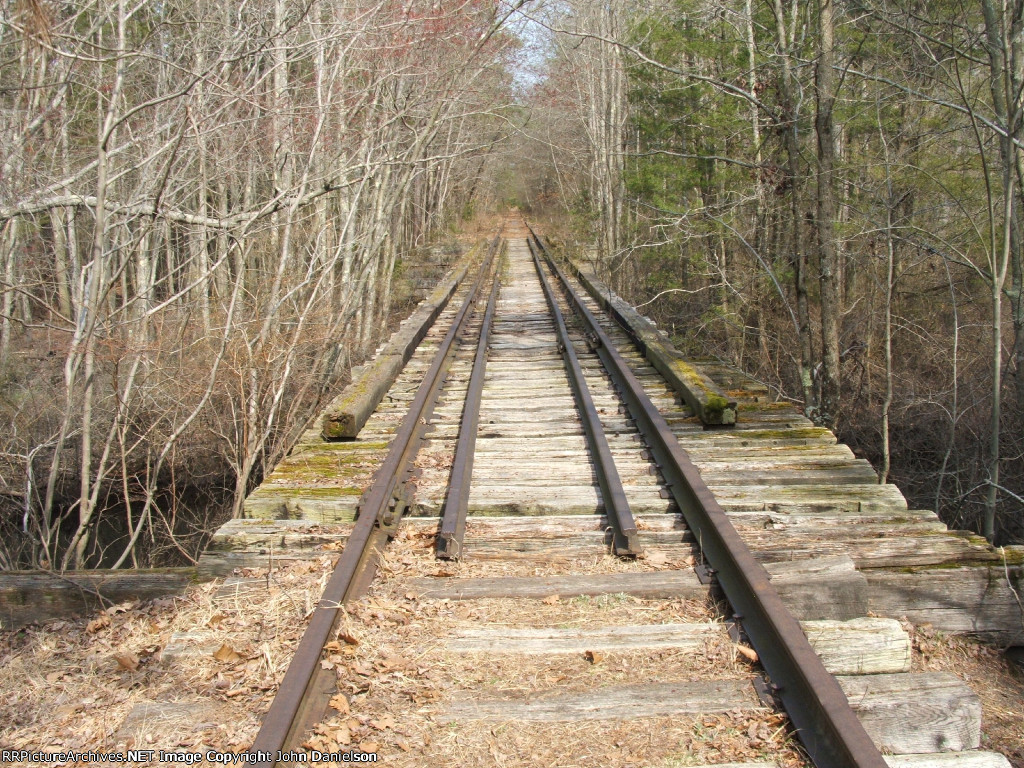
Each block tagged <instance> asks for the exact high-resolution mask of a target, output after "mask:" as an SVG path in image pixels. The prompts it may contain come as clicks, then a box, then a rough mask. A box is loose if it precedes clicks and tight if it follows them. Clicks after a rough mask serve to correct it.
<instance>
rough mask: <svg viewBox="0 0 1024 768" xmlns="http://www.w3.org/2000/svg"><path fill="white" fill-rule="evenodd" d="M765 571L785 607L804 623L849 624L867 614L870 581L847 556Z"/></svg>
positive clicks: (775, 565) (787, 564) (771, 566)
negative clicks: (829, 621)
mask: <svg viewBox="0 0 1024 768" xmlns="http://www.w3.org/2000/svg"><path fill="white" fill-rule="evenodd" d="M764 567H765V570H766V571H768V575H769V577H770V578H771V582H772V584H773V585H774V586H775V588H776V589H777V590H778V591H779V594H780V596H781V597H782V600H783V602H785V604H786V607H787V608H788V609H789V610H790V612H792V614H793V615H794V616H796V618H797V619H800V620H801V621H811V620H815V619H833V620H836V621H847V620H849V619H855V618H858V617H861V616H864V615H865V614H867V594H866V587H867V581H866V580H865V578H864V576H863V575H862V574H860V573H858V572H857V569H856V568H855V567H854V564H853V561H852V560H851V559H850V558H849V557H846V556H845V555H843V556H838V557H821V558H815V559H808V560H797V561H792V562H777V563H765V564H764Z"/></svg>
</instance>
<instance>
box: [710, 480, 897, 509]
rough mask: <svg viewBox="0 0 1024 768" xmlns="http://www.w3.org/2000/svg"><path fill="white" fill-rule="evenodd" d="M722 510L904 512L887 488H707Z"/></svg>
mask: <svg viewBox="0 0 1024 768" xmlns="http://www.w3.org/2000/svg"><path fill="white" fill-rule="evenodd" d="M708 487H709V488H710V489H711V491H712V493H714V494H715V498H716V499H718V501H719V503H720V504H722V505H723V506H728V505H730V504H731V505H740V504H746V505H750V504H762V505H765V506H766V507H767V506H769V505H776V504H796V505H803V506H805V507H828V506H834V507H836V508H839V509H862V508H864V507H866V506H875V507H884V508H887V509H893V510H897V509H900V510H902V509H906V508H907V500H906V499H905V498H904V497H903V494H902V493H900V491H899V489H898V488H897V487H896V486H895V485H892V484H888V485H866V484H852V485H817V484H814V485H791V486H785V485H780V486H774V485H728V484H722V485H709V486H708Z"/></svg>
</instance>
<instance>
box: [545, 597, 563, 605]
mask: <svg viewBox="0 0 1024 768" xmlns="http://www.w3.org/2000/svg"><path fill="white" fill-rule="evenodd" d="M559 599H560V598H559V597H558V595H550V596H548V597H545V598H544V599H543V600H541V602H542V603H546V604H547V605H554V604H555V603H557V602H558V601H559Z"/></svg>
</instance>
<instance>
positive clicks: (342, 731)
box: [331, 724, 352, 747]
mask: <svg viewBox="0 0 1024 768" xmlns="http://www.w3.org/2000/svg"><path fill="white" fill-rule="evenodd" d="M331 735H332V736H333V737H334V740H335V741H336V742H338V743H339V744H341V745H342V746H346V747H347V746H348V745H349V744H351V743H352V733H351V731H349V729H348V726H347V725H344V724H342V725H340V726H338V727H337V728H335V729H334V732H333V733H332V734H331Z"/></svg>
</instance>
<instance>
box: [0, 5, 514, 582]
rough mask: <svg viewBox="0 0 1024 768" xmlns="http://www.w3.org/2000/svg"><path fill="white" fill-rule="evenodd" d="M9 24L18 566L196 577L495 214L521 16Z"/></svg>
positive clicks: (4, 208)
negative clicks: (394, 314) (211, 511)
mask: <svg viewBox="0 0 1024 768" xmlns="http://www.w3.org/2000/svg"><path fill="white" fill-rule="evenodd" d="M0 8H2V13H3V17H2V19H0V163H2V167H0V258H2V263H0V275H2V276H0V431H2V432H3V434H4V440H3V447H2V453H0V464H2V466H0V494H2V511H0V518H2V525H0V540H2V541H3V545H2V546H0V568H10V567H17V566H21V567H25V566H33V565H35V566H39V565H42V566H44V567H54V568H66V567H72V566H74V567H81V566H91V565H97V564H104V565H112V566H121V565H131V564H148V563H152V562H168V561H170V562H173V561H175V560H177V561H186V562H187V560H188V559H189V558H190V557H191V556H192V555H193V554H194V552H195V546H196V544H197V542H198V541H199V540H201V538H202V536H203V535H204V534H205V533H206V532H207V531H208V528H209V521H207V520H206V519H205V517H204V516H203V515H204V514H205V509H206V508H207V507H208V506H209V504H210V502H215V501H218V500H220V501H224V500H226V501H227V503H228V504H230V505H233V506H234V508H235V509H236V510H237V509H238V508H240V504H241V500H242V498H243V497H244V495H245V493H246V491H247V489H248V488H250V487H251V485H252V483H253V481H254V480H256V479H258V477H259V475H260V473H261V472H262V469H263V467H264V466H267V465H271V466H272V465H273V464H274V463H276V461H277V459H278V458H279V457H280V456H281V455H282V453H283V452H284V451H285V450H287V448H288V446H289V445H290V444H291V442H293V441H294V439H295V437H296V434H297V433H298V431H300V430H301V429H302V428H303V426H304V425H305V423H306V422H307V420H308V419H309V418H310V417H311V414H312V413H313V412H314V411H315V410H316V408H317V405H318V404H319V403H320V402H322V400H323V399H324V397H325V396H326V395H327V394H328V393H329V392H331V391H332V389H334V388H336V387H337V384H338V382H339V380H340V379H341V378H342V377H343V376H344V375H345V374H346V372H347V370H348V365H349V360H350V359H352V358H353V357H354V358H358V357H360V356H361V355H363V354H365V353H366V352H367V350H369V351H372V347H373V345H374V344H375V343H376V342H377V341H378V340H379V337H380V335H381V332H382V329H383V327H384V326H386V321H387V318H388V317H389V315H390V313H391V306H390V301H391V296H392V291H391V287H392V281H393V280H394V279H395V275H396V262H397V261H398V260H399V258H400V257H401V256H403V255H406V254H409V253H410V252H412V250H413V249H415V248H417V247H420V246H423V245H424V244H425V243H427V241H428V238H429V237H430V235H431V233H432V232H434V231H436V230H438V229H439V228H440V227H442V226H444V225H445V224H446V223H448V222H449V221H451V220H452V219H453V217H455V216H457V215H459V214H461V213H463V212H464V208H465V206H466V205H467V204H469V201H470V199H471V197H472V196H473V187H474V178H475V177H476V175H477V173H478V171H479V169H480V165H481V162H482V160H481V158H482V157H483V156H484V155H485V153H486V151H487V148H488V147H489V146H490V145H492V144H493V143H494V142H495V140H496V138H497V137H498V136H499V135H500V133H501V131H502V130H503V127H502V126H503V123H504V119H503V117H502V113H503V110H504V109H506V108H507V105H508V104H509V103H510V76H509V67H508V66H507V65H506V58H507V56H508V55H509V53H510V51H512V50H513V49H514V46H513V43H514V42H515V38H513V37H510V36H509V35H507V34H505V33H503V32H502V31H501V30H502V25H503V21H504V15H507V13H508V10H507V9H506V10H502V9H501V8H499V7H498V6H497V4H495V3H489V2H486V0H484V1H483V2H480V1H478V0H467V1H466V2H462V3H453V4H446V5H445V6H444V7H441V6H439V5H437V4H431V3H427V2H416V0H413V2H403V3H398V2H388V1H387V0H385V1H384V2H379V3H376V4H371V3H359V2H344V1H341V2H335V1H334V0H309V2H298V3H295V2H284V0H266V2H263V1H262V0H258V1H257V2H246V3H241V4H237V3H235V4H232V3H229V4H223V3H210V2H205V0H200V2H193V1H192V0H189V2H175V0H172V1H171V2H169V3H131V2H127V0H114V1H113V2H91V1H90V0H84V1H83V2H77V0H72V1H71V2H64V3H51V2H47V0H10V1H9V2H4V3H3V4H2V6H0ZM503 14H504V15H503ZM104 526H106V527H107V529H108V530H107V532H106V534H104V533H103V528H104Z"/></svg>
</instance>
